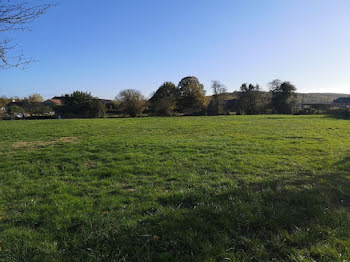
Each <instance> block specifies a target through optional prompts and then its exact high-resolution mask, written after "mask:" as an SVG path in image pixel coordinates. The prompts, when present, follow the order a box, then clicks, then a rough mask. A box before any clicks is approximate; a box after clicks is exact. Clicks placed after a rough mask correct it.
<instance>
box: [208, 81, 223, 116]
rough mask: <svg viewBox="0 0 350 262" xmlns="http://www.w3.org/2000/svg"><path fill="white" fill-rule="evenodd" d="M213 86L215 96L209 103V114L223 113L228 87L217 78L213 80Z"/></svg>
mask: <svg viewBox="0 0 350 262" xmlns="http://www.w3.org/2000/svg"><path fill="white" fill-rule="evenodd" d="M211 88H212V89H213V96H212V99H211V100H210V103H209V105H208V114H210V115H219V114H222V113H224V94H225V93H226V92H227V89H226V88H225V87H224V85H222V84H221V83H220V82H219V81H216V80H214V81H213V82H212V86H211Z"/></svg>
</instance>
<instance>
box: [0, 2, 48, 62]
mask: <svg viewBox="0 0 350 262" xmlns="http://www.w3.org/2000/svg"><path fill="white" fill-rule="evenodd" d="M51 6H52V4H33V3H30V2H27V1H24V2H23V1H16V0H0V33H3V32H8V31H21V30H22V31H23V30H29V24H30V23H31V22H33V21H34V20H35V19H36V18H38V17H39V16H41V15H43V14H45V13H46V12H47V10H48V9H49V8H50V7H51ZM0 36H1V34H0ZM15 50H16V44H13V42H12V41H11V40H9V39H4V40H2V39H0V69H6V68H11V67H21V68H24V67H25V66H26V65H28V64H29V63H31V62H33V60H32V59H27V58H25V57H24V55H23V52H21V53H20V54H16V55H11V53H13V52H14V51H15Z"/></svg>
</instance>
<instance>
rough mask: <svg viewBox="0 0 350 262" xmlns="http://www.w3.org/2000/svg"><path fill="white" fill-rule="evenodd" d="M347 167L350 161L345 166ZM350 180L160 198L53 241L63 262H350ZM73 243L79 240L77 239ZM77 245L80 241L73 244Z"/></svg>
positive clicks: (288, 181) (287, 181)
mask: <svg viewBox="0 0 350 262" xmlns="http://www.w3.org/2000/svg"><path fill="white" fill-rule="evenodd" d="M344 161H348V160H344ZM348 176H349V173H348V172H343V173H341V174H339V173H338V174H328V175H312V176H308V175H305V174H304V175H299V176H297V177H296V176H294V177H290V178H284V179H279V180H273V181H267V182H260V183H247V182H240V183H238V184H236V185H235V186H226V187H221V188H216V189H215V190H214V189H208V188H192V189H187V190H184V191H178V192H175V193H166V194H164V195H162V196H161V197H159V199H158V203H159V204H160V205H161V206H162V208H160V209H158V210H153V211H152V212H149V213H148V214H149V215H148V216H141V217H139V219H138V222H137V223H133V224H129V225H125V224H123V225H120V224H119V222H118V220H117V219H116V217H113V216H109V215H107V216H104V217H103V218H101V216H90V217H89V216H87V217H86V218H85V219H82V220H78V221H74V223H75V224H78V225H79V226H78V227H77V228H74V230H73V229H72V230H73V231H70V232H67V235H62V236H54V237H55V240H56V241H57V243H58V244H57V248H56V249H55V252H54V253H53V254H51V255H48V254H43V253H41V252H39V251H38V250H33V252H32V253H30V254H27V257H28V255H29V257H32V258H33V259H34V260H35V259H39V261H40V259H42V258H43V257H44V258H48V260H50V259H49V258H52V259H54V261H56V260H55V259H57V261H74V260H76V261H88V260H91V261H97V260H100V261H303V260H305V261H306V260H307V261H311V259H313V260H316V261H343V260H348V259H350V251H349V244H350V219H349V210H350V209H349V208H350V180H349V177H348ZM73 236H74V237H73ZM73 239H74V240H73Z"/></svg>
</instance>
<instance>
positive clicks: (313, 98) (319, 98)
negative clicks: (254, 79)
mask: <svg viewBox="0 0 350 262" xmlns="http://www.w3.org/2000/svg"><path fill="white" fill-rule="evenodd" d="M265 93H266V94H268V92H265ZM237 95H238V92H237V91H235V92H233V93H227V94H226V95H225V99H227V100H228V99H234V98H237ZM339 97H350V94H338V93H297V101H298V104H302V103H304V104H331V103H332V102H333V101H334V100H335V99H337V98H339Z"/></svg>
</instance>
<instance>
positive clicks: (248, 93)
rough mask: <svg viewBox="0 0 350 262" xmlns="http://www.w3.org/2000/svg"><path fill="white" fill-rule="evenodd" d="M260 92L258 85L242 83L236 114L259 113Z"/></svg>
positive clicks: (260, 104) (260, 105)
mask: <svg viewBox="0 0 350 262" xmlns="http://www.w3.org/2000/svg"><path fill="white" fill-rule="evenodd" d="M261 101H262V100H261V92H260V87H259V85H255V86H254V85H253V84H249V85H248V84H247V83H244V84H242V85H241V88H240V92H239V94H238V104H237V114H247V115H255V114H259V113H261V109H262V107H263V105H262V103H261Z"/></svg>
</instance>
